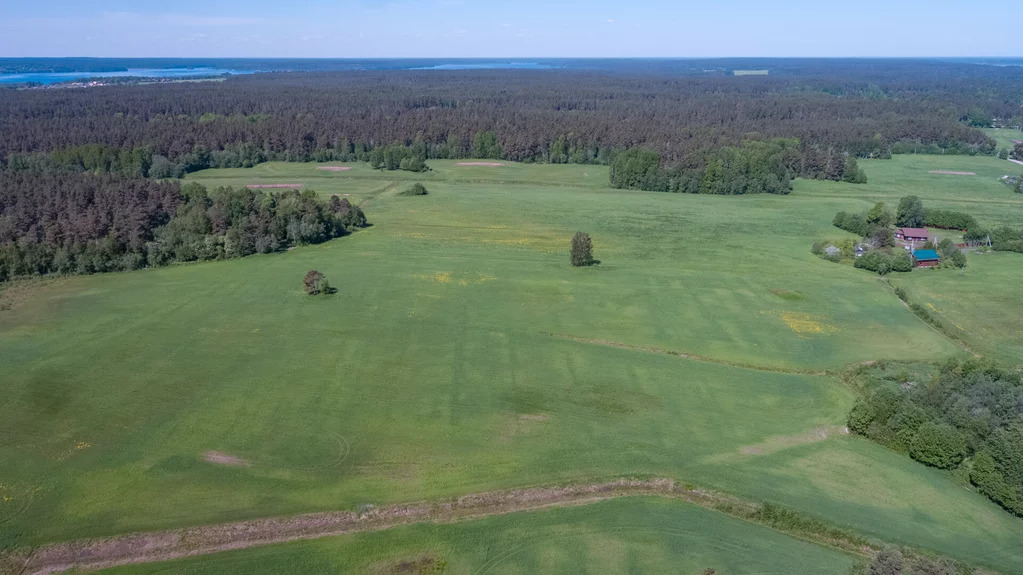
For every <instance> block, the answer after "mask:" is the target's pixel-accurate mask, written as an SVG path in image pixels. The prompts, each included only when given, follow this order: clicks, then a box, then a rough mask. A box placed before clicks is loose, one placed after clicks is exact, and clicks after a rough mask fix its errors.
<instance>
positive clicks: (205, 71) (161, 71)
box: [0, 68, 256, 84]
mask: <svg viewBox="0 0 1023 575" xmlns="http://www.w3.org/2000/svg"><path fill="white" fill-rule="evenodd" d="M254 73H256V70H228V69H224V68H129V69H127V70H119V71H116V72H27V73H23V74H0V84H23V83H26V82H35V83H39V84H56V83H58V82H70V81H72V80H92V79H95V78H128V77H136V78H188V77H195V76H220V75H222V74H254Z"/></svg>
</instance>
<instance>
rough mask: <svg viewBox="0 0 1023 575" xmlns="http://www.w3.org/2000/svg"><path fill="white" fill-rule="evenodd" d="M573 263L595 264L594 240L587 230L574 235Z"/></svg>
mask: <svg viewBox="0 0 1023 575" xmlns="http://www.w3.org/2000/svg"><path fill="white" fill-rule="evenodd" d="M572 265H573V266H575V267H582V266H589V265H593V242H592V240H590V235H589V234H587V233H586V232H576V233H575V235H574V236H572Z"/></svg>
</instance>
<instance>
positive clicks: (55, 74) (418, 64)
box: [0, 58, 581, 84]
mask: <svg viewBox="0 0 1023 575" xmlns="http://www.w3.org/2000/svg"><path fill="white" fill-rule="evenodd" d="M126 62H130V61H126V60H120V59H116V58H111V59H88V60H79V59H73V58H68V59H64V58H53V59H46V60H45V61H43V60H35V59H21V60H19V59H2V60H0V70H5V69H6V70H10V69H12V68H13V69H17V70H18V71H16V72H2V71H0V84H26V83H34V84H57V83H60V82H72V81H78V80H81V81H88V80H96V79H103V78H131V77H135V78H164V79H167V78H171V79H173V78H191V77H200V78H201V77H213V76H222V75H224V74H232V75H234V74H256V73H259V72H296V71H297V72H304V71H356V70H550V69H555V68H561V67H564V66H563V65H562V64H561V63H560V62H559V63H558V64H555V63H542V62H535V61H534V62H526V61H524V62H519V61H503V60H494V61H484V60H463V59H450V60H396V59H388V60H301V59H295V60H286V59H280V60H221V61H220V63H221V64H222V65H221V66H204V65H202V64H205V63H206V62H208V61H196V62H189V61H187V60H185V61H176V62H175V63H177V64H178V65H177V66H174V67H161V66H159V64H160V62H157V61H153V64H154V65H153V66H151V67H126V68H120V65H122V64H124V63H126ZM213 62H217V61H216V60H213ZM580 62H581V61H580ZM76 66H81V68H80V69H74V68H75V67H76ZM580 67H581V66H580ZM104 68H106V69H104ZM65 69H69V70H68V71H64V70H65ZM21 70H25V71H21ZM57 70H59V71H57Z"/></svg>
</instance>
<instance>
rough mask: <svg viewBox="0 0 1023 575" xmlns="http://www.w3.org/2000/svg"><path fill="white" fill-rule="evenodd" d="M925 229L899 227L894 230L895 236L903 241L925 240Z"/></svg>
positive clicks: (926, 236)
mask: <svg viewBox="0 0 1023 575" xmlns="http://www.w3.org/2000/svg"><path fill="white" fill-rule="evenodd" d="M928 237H929V236H928V235H927V230H925V229H923V228H899V229H897V230H895V238H896V239H899V240H902V241H904V242H926V241H927V238H928Z"/></svg>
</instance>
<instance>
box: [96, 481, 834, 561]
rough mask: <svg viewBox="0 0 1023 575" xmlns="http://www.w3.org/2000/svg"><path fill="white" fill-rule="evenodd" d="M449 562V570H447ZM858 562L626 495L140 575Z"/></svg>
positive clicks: (227, 556)
mask: <svg viewBox="0 0 1023 575" xmlns="http://www.w3.org/2000/svg"><path fill="white" fill-rule="evenodd" d="M442 562H443V564H442ZM852 562H853V560H852V558H850V557H848V556H846V555H843V554H841V553H839V552H837V551H833V550H829V549H824V548H821V547H818V546H816V545H811V544H809V543H805V542H802V541H799V540H796V539H792V538H789V537H786V536H784V535H781V534H779V533H777V532H775V531H772V530H770V529H767V528H764V527H759V526H756V525H751V524H749V523H745V522H742V521H739V520H736V519H732V518H730V517H727V516H724V515H721V514H718V513H716V512H714V511H708V510H706V509H701V508H699V507H693V506H691V505H688V504H685V503H681V502H677V501H669V500H662V499H653V498H628V499H625V500H616V501H608V502H604V503H598V504H594V505H589V506H585V507H575V508H567V509H556V510H550V511H539V512H534V513H517V514H513V515H508V516H499V517H491V518H487V519H483V520H477V521H470V522H465V523H457V524H450V525H417V526H413V527H403V528H398V529H394V530H392V531H388V532H383V533H372V534H362V535H353V536H350V537H335V538H331V539H324V540H319V541H310V542H302V543H292V544H287V545H277V546H272V547H265V548H259V549H250V550H245V551H239V552H227V553H220V554H216V555H212V556H207V557H201V558H196V559H187V560H182V561H175V562H170V563H167V564H156V565H143V566H132V567H123V568H117V569H110V570H107V571H104V573H109V574H110V575H122V574H123V575H126V574H144V573H167V572H171V571H173V572H179V573H195V574H204V573H210V574H212V573H218V574H225V575H230V574H235V573H237V574H239V575H241V574H246V575H248V574H256V573H308V574H319V573H323V574H327V573H330V574H334V573H374V574H376V573H379V574H381V575H384V574H392V573H417V572H420V571H419V570H420V569H422V571H421V572H424V573H434V572H440V570H439V568H441V567H442V566H443V569H444V571H443V572H444V573H447V574H451V575H457V574H473V575H484V574H487V575H498V574H514V573H522V574H526V573H693V574H699V573H703V572H704V571H705V570H706V569H714V570H715V571H716V572H717V573H846V572H847V571H848V570H849V567H850V565H851V564H852Z"/></svg>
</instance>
